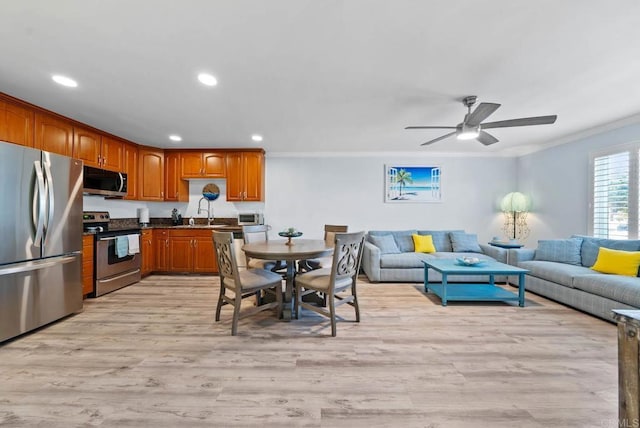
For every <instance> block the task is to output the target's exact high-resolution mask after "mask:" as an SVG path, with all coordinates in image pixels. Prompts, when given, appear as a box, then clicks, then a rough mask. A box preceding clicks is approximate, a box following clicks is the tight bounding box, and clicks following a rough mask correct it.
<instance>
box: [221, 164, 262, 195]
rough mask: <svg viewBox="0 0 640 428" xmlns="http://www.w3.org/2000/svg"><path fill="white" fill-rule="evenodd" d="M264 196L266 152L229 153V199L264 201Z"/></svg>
mask: <svg viewBox="0 0 640 428" xmlns="http://www.w3.org/2000/svg"><path fill="white" fill-rule="evenodd" d="M263 198H264V154H263V153H262V152H258V151H255V152H230V153H227V201H245V202H247V201H262V200H263Z"/></svg>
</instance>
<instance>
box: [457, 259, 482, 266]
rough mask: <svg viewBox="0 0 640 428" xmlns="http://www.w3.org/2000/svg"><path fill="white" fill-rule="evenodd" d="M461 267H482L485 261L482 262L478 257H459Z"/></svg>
mask: <svg viewBox="0 0 640 428" xmlns="http://www.w3.org/2000/svg"><path fill="white" fill-rule="evenodd" d="M456 261H457V262H458V264H459V265H461V266H482V265H483V264H484V263H485V260H480V259H479V258H477V257H459V258H457V259H456Z"/></svg>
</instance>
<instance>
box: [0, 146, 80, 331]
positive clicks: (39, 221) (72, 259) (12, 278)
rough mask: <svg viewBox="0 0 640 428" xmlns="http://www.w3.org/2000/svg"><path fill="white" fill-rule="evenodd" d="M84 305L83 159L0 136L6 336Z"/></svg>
mask: <svg viewBox="0 0 640 428" xmlns="http://www.w3.org/2000/svg"><path fill="white" fill-rule="evenodd" d="M81 309H82V162H81V161H78V160H76V159H71V158H68V157H65V156H60V155H57V154H53V153H48V152H43V151H40V150H35V149H31V148H27V147H22V146H18V145H15V144H10V143H4V142H0V342H2V341H5V340H7V339H10V338H12V337H15V336H18V335H20V334H22V333H25V332H27V331H29V330H33V329H34V328H37V327H40V326H43V325H45V324H48V323H51V322H52V321H55V320H57V319H60V318H62V317H64V316H66V315H69V314H71V313H74V312H77V311H80V310H81Z"/></svg>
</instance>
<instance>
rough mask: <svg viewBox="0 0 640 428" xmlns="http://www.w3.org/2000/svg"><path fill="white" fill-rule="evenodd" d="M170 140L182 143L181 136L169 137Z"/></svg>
mask: <svg viewBox="0 0 640 428" xmlns="http://www.w3.org/2000/svg"><path fill="white" fill-rule="evenodd" d="M169 139H170V140H171V141H175V142H178V141H182V137H181V136H179V135H169Z"/></svg>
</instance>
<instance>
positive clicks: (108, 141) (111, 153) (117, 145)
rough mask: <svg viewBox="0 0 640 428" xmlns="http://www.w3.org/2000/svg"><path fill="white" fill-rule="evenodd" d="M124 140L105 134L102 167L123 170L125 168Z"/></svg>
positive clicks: (101, 151) (101, 153) (101, 152)
mask: <svg viewBox="0 0 640 428" xmlns="http://www.w3.org/2000/svg"><path fill="white" fill-rule="evenodd" d="M123 152H124V142H122V141H119V140H116V139H115V138H111V137H107V136H103V137H102V148H101V150H100V156H101V161H102V162H101V164H102V168H104V169H109V170H111V171H117V172H121V171H123V170H124V160H123V159H124V156H123Z"/></svg>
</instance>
